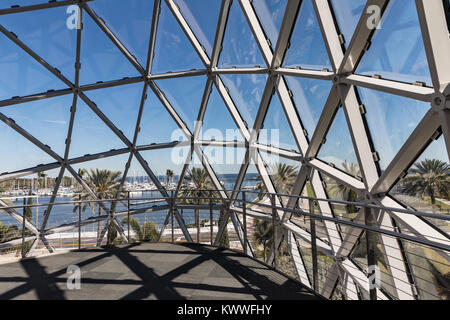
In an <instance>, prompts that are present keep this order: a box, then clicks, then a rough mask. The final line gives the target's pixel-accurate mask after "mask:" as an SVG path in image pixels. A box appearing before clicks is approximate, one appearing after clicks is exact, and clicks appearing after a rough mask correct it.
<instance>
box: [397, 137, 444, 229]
mask: <svg viewBox="0 0 450 320" xmlns="http://www.w3.org/2000/svg"><path fill="white" fill-rule="evenodd" d="M449 174H450V166H449V158H448V153H447V149H446V147H445V141H444V136H443V135H441V136H440V137H439V138H438V139H437V140H435V141H433V142H432V143H431V144H430V145H429V146H428V147H427V149H425V151H424V152H423V153H422V155H420V157H419V158H418V159H417V160H416V161H415V162H414V164H413V165H412V166H411V168H409V170H408V171H407V174H406V175H405V176H404V177H403V178H401V179H400V180H399V181H398V183H397V184H396V185H395V186H394V188H392V190H391V191H390V192H389V194H390V195H391V196H393V197H394V198H395V199H397V200H398V201H399V202H401V203H402V204H404V205H406V206H408V207H409V208H411V209H414V210H418V211H421V212H429V213H435V214H438V215H448V214H449V212H450V196H449V191H448V176H449ZM428 185H430V186H431V187H430V188H428V187H425V186H428ZM425 219H426V220H428V221H429V222H430V223H432V224H434V225H435V226H436V227H437V228H439V229H441V230H442V232H446V233H447V234H448V233H449V229H448V228H449V226H450V222H449V221H448V220H443V219H439V218H429V217H425Z"/></svg>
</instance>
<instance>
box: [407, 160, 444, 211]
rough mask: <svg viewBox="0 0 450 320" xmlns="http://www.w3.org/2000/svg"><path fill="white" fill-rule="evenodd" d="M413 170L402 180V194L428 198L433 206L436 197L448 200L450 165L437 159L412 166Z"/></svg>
mask: <svg viewBox="0 0 450 320" xmlns="http://www.w3.org/2000/svg"><path fill="white" fill-rule="evenodd" d="M414 166H415V168H412V169H411V170H410V173H409V174H408V175H407V176H406V178H405V179H404V181H403V183H402V185H403V187H402V188H401V190H402V192H404V193H406V194H408V195H411V196H420V197H425V196H428V197H430V199H431V204H432V205H433V206H434V205H435V203H436V197H437V196H438V197H443V198H445V199H448V198H449V189H450V165H449V164H448V163H446V162H444V161H441V160H438V159H425V160H423V161H421V162H418V163H415V164H414Z"/></svg>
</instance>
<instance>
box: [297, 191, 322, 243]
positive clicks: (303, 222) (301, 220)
mask: <svg viewBox="0 0 450 320" xmlns="http://www.w3.org/2000/svg"><path fill="white" fill-rule="evenodd" d="M300 195H301V196H302V197H310V198H316V195H315V193H314V190H313V188H312V187H311V184H310V183H309V182H307V183H305V186H304V187H303V190H302V191H301V192H300ZM297 207H298V208H300V209H302V210H304V211H307V212H312V211H311V208H310V206H309V199H304V198H301V199H299V200H298V202H297ZM314 209H315V211H314V212H315V213H318V212H319V210H318V206H317V205H315V208H314ZM289 220H290V221H291V222H292V223H294V224H295V225H297V226H299V227H301V228H303V229H305V230H310V223H309V217H307V216H305V215H298V214H295V213H294V214H292V216H291V218H290V219H289ZM316 223H317V224H321V222H320V221H318V220H316ZM323 230H325V229H323ZM324 236H325V237H326V234H325V235H324ZM321 237H322V235H321Z"/></svg>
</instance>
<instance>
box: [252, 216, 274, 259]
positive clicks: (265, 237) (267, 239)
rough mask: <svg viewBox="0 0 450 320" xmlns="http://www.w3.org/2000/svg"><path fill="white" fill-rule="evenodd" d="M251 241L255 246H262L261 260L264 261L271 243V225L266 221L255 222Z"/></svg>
mask: <svg viewBox="0 0 450 320" xmlns="http://www.w3.org/2000/svg"><path fill="white" fill-rule="evenodd" d="M253 240H254V241H255V243H256V244H257V245H263V258H264V261H266V256H267V249H268V248H270V246H271V244H272V241H273V224H272V223H271V222H268V221H266V220H255V231H254V233H253Z"/></svg>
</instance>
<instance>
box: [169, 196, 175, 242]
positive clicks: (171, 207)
mask: <svg viewBox="0 0 450 320" xmlns="http://www.w3.org/2000/svg"><path fill="white" fill-rule="evenodd" d="M173 204H174V198H173V190H170V218H171V220H172V221H171V222H172V243H175V233H174V227H175V226H174V223H173Z"/></svg>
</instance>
